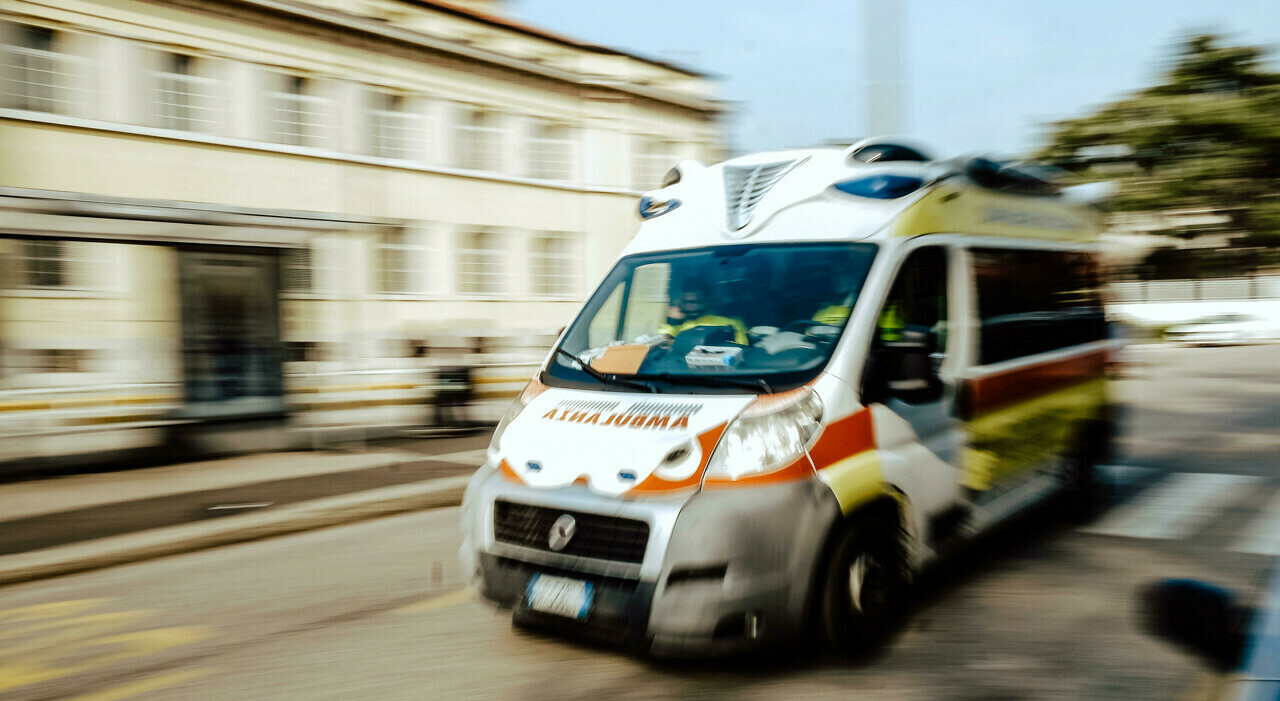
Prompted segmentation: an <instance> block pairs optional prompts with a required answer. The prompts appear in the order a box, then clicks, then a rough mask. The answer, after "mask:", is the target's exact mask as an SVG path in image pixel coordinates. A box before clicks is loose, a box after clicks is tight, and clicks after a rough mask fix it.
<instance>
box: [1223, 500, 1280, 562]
mask: <svg viewBox="0 0 1280 701" xmlns="http://www.w3.org/2000/svg"><path fill="white" fill-rule="evenodd" d="M1231 549H1232V550H1234V551H1235V552H1238V553H1250V554H1252V555H1280V492H1278V493H1276V495H1275V496H1274V497H1272V499H1271V501H1270V502H1268V503H1267V506H1266V508H1265V509H1264V510H1263V512H1262V515H1261V516H1259V517H1258V518H1256V519H1254V520H1253V521H1252V522H1251V523H1250V524H1249V530H1248V531H1246V532H1245V534H1244V535H1243V536H1242V537H1241V538H1240V539H1239V540H1237V541H1236V542H1235V544H1234V545H1232V546H1231Z"/></svg>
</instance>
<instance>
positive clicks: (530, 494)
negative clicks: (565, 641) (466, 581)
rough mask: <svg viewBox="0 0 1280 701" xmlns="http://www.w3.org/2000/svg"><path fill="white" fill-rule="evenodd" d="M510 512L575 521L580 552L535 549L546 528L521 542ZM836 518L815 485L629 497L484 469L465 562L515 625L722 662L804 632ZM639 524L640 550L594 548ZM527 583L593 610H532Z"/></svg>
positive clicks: (472, 490) (468, 504)
mask: <svg viewBox="0 0 1280 701" xmlns="http://www.w3.org/2000/svg"><path fill="white" fill-rule="evenodd" d="M512 504H515V505H517V506H516V507H512V506H511V505H512ZM513 509H515V511H516V512H517V513H518V514H519V515H520V516H522V517H523V520H521V521H519V522H518V523H528V522H536V523H538V524H539V525H544V524H546V523H547V522H548V520H549V519H552V518H554V517H558V516H559V515H563V514H570V515H574V516H576V517H578V519H579V520H580V522H581V524H582V525H581V526H580V527H579V528H580V530H579V531H578V532H577V534H576V535H575V536H574V538H581V539H582V544H583V545H582V549H579V550H577V551H576V552H575V551H574V549H573V548H572V547H566V548H564V550H562V551H560V552H555V551H552V550H551V549H550V547H549V545H548V544H544V543H545V542H546V541H542V538H544V537H547V536H549V532H548V534H547V536H543V535H542V533H541V532H540V531H539V532H537V533H530V534H529V535H528V537H523V536H520V535H519V534H518V532H516V531H513V529H512V523H513V521H512V516H511V512H512V511H513ZM529 514H535V515H536V518H531V517H530V516H529ZM839 518H840V509H839V506H838V504H837V503H836V500H835V498H834V497H833V496H832V494H831V492H830V490H829V489H827V488H826V486H825V485H823V484H822V483H821V482H819V481H817V480H807V481H803V482H796V483H790V484H780V485H768V486H760V487H751V488H739V489H728V490H718V491H706V492H699V493H696V494H693V495H689V494H685V495H683V496H680V497H673V498H645V499H636V500H627V499H617V498H610V497H604V496H601V495H598V494H594V493H592V492H590V491H588V490H587V489H586V488H585V487H580V486H574V487H566V488H561V489H554V490H545V489H531V488H529V487H526V486H524V485H519V484H515V483H513V482H510V481H508V480H507V479H505V478H503V477H501V476H500V475H498V474H497V473H496V471H494V470H492V469H490V468H481V470H480V472H478V473H477V474H476V476H475V477H474V478H473V480H472V484H471V486H470V487H469V488H468V490H467V497H466V499H465V500H464V504H463V509H462V533H463V544H462V548H461V552H460V555H461V560H462V565H463V568H464V570H463V571H464V572H468V573H470V574H471V577H472V580H473V583H474V584H475V586H476V588H477V590H478V591H479V592H480V594H481V595H482V596H483V597H485V598H486V599H488V600H490V601H492V602H494V603H496V604H497V605H499V606H503V607H509V608H511V609H513V614H514V615H515V616H516V618H517V620H519V621H521V622H524V623H531V624H537V625H545V626H548V627H554V628H559V629H563V630H566V631H569V632H576V633H581V634H584V635H587V636H591V637H604V638H608V639H612V640H616V641H618V642H625V643H632V644H639V645H640V646H642V647H645V648H647V649H649V651H650V652H652V653H653V654H656V655H662V656H669V655H680V654H716V653H722V652H729V651H734V650H739V649H744V648H752V647H756V646H758V645H761V644H764V643H768V642H773V641H781V640H786V639H789V638H791V637H794V636H795V635H797V634H798V633H800V631H801V630H802V625H803V622H804V620H805V614H806V611H807V606H808V603H809V601H808V594H809V592H810V590H811V586H810V583H811V582H812V580H813V574H814V569H815V566H816V564H817V562H818V558H819V556H820V554H821V552H822V550H823V546H824V543H825V539H826V536H827V534H828V533H830V531H831V527H832V525H833V524H835V523H836V521H837V520H838V519H839ZM636 522H640V523H643V524H644V525H647V527H648V528H647V530H648V534H647V537H646V538H645V539H644V541H643V544H642V546H640V547H636V548H634V549H627V548H622V549H614V550H609V548H608V547H606V546H605V545H602V544H601V542H602V540H608V538H607V537H601V536H600V533H610V534H612V533H614V532H615V531H616V532H625V533H629V534H630V533H633V532H634V531H633V530H628V529H634V528H636V527H637V526H636ZM587 529H592V530H596V531H598V532H597V533H592V532H591V530H587ZM513 533H517V535H516V536H513V535H512V534H513ZM535 538H536V540H535ZM593 538H595V540H592V539H593ZM624 540H626V539H625V538H624ZM516 541H518V542H516ZM614 544H615V545H616V543H614ZM596 555H604V557H597V556H596ZM535 576H539V577H540V576H551V577H561V578H564V579H568V580H572V581H582V582H589V583H590V585H591V587H590V588H591V590H592V600H591V604H590V608H589V610H588V611H586V612H585V613H584V614H583V615H581V616H580V617H567V616H563V615H555V614H549V613H545V612H539V611H535V610H533V608H532V607H531V605H530V601H529V595H530V589H531V587H530V582H531V580H533V579H534V578H535Z"/></svg>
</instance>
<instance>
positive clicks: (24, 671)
mask: <svg viewBox="0 0 1280 701" xmlns="http://www.w3.org/2000/svg"><path fill="white" fill-rule="evenodd" d="M106 601H107V600H106V599H78V600H74V601H54V602H50V603H45V604H36V605H33V606H24V607H21V608H13V609H7V610H3V611H0V695H3V694H4V693H5V692H7V691H10V690H12V689H18V688H22V687H27V686H31V685H34V684H40V683H42V682H47V681H51V680H54V679H61V678H65V677H72V676H76V675H78V674H84V673H87V672H92V671H95V670H100V669H104V668H107V667H110V666H112V665H115V664H117V663H119V662H123V661H125V660H134V659H138V658H142V657H148V656H151V655H155V654H158V653H161V652H164V651H165V650H169V649H171V648H174V647H178V646H182V645H190V644H192V643H195V642H198V641H201V640H204V639H206V638H209V637H211V636H212V635H213V631H212V630H210V629H207V628H203V627H196V626H181V627H171V628H152V629H147V630H129V628H130V627H132V626H134V625H136V624H137V623H138V622H139V621H142V620H144V619H147V618H149V617H151V616H154V615H155V612H154V611H145V610H135V611H108V612H106V613H89V612H90V611H92V610H93V609H95V608H97V607H99V606H101V605H102V604H103V603H105V602H106ZM139 693H140V692H139ZM107 698H113V697H107Z"/></svg>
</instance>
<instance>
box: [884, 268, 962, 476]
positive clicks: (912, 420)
mask: <svg viewBox="0 0 1280 701" xmlns="http://www.w3.org/2000/svg"><path fill="white" fill-rule="evenodd" d="M952 258H953V256H952V251H951V250H950V247H948V246H945V245H924V246H919V247H917V248H914V249H913V250H910V251H909V252H908V253H907V254H906V256H905V258H904V260H903V262H902V264H901V265H900V266H899V268H898V271H897V274H896V276H895V278H894V282H893V284H892V286H891V287H890V289H889V295H888V297H887V298H886V299H885V301H884V304H883V305H882V306H881V309H880V314H879V317H878V320H877V324H876V330H875V332H874V336H873V338H872V342H871V354H870V357H871V362H870V364H869V365H868V367H867V372H866V375H865V376H864V379H863V383H864V388H865V390H866V392H865V395H866V396H864V400H865V401H869V402H870V403H871V406H872V412H873V417H874V421H875V425H876V441H877V444H878V446H879V447H880V449H881V450H882V451H888V452H891V453H896V454H898V455H899V456H901V457H902V458H903V461H904V462H905V463H906V464H908V465H910V466H911V470H912V472H913V473H914V474H915V475H916V481H917V482H918V483H919V484H920V486H921V487H923V488H925V489H926V490H927V491H929V492H933V493H945V494H950V493H952V492H953V490H954V489H955V484H956V469H955V468H957V467H958V466H959V464H960V452H961V449H962V448H963V445H964V438H965V436H964V432H963V424H962V423H961V422H960V421H959V420H958V419H957V418H956V417H955V415H954V412H953V411H952V407H953V404H954V398H955V377H956V375H957V373H956V371H955V368H956V367H959V365H958V363H959V361H961V360H962V358H960V357H958V356H959V353H958V350H959V349H961V348H962V347H963V345H964V341H963V338H962V333H958V332H963V329H962V328H961V327H959V326H958V325H957V324H955V323H954V320H955V319H956V318H957V313H958V312H960V311H961V309H960V307H959V305H958V304H957V303H958V302H960V301H962V299H963V297H964V295H963V288H962V287H959V286H957V285H956V282H957V280H956V276H955V275H953V274H952V270H951V269H952V268H953V267H955V266H954V261H953V260H952ZM921 344H923V345H924V346H925V349H924V352H923V353H922V352H921V349H920V346H921ZM922 363H924V364H925V365H924V367H923V371H922V367H921V364H922ZM921 378H924V379H921Z"/></svg>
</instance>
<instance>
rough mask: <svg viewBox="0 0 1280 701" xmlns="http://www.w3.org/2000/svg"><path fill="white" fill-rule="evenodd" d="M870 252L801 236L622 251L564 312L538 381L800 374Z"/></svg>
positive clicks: (663, 386)
mask: <svg viewBox="0 0 1280 701" xmlns="http://www.w3.org/2000/svg"><path fill="white" fill-rule="evenodd" d="M875 253H876V247H875V246H874V245H871V244H849V243H838V244H831V243H809V244H761V245H744V246H716V247H710V248H702V249H692V250H686V251H661V252H655V253H645V254H639V255H634V256H629V257H627V258H624V259H623V260H621V261H619V262H618V265H617V266H616V267H615V268H614V269H613V271H611V272H610V273H609V275H608V277H606V278H605V280H604V282H603V283H602V284H601V285H600V288H599V289H597V290H596V292H595V294H593V295H592V297H591V299H590V300H588V302H587V304H586V306H585V307H584V308H583V310H582V312H581V314H579V316H578V318H577V319H576V320H575V321H574V322H573V325H572V326H571V327H570V328H569V331H568V333H567V334H566V335H565V339H564V343H563V345H562V346H561V350H562V351H564V352H560V353H556V354H555V359H554V360H553V361H552V363H551V366H550V368H549V371H548V373H547V374H548V375H549V376H550V377H548V378H546V380H547V381H549V382H553V383H555V380H562V381H563V384H565V385H566V386H581V387H586V386H601V385H602V384H603V385H610V384H613V385H615V386H606V387H605V388H606V389H626V390H627V391H635V386H636V382H635V381H640V382H646V383H647V386H649V387H650V388H651V389H653V390H654V391H660V392H680V393H696V392H715V391H725V390H730V389H732V388H736V390H735V391H738V392H741V391H742V389H741V388H742V387H743V386H749V387H755V386H759V387H761V388H762V389H763V390H764V391H774V392H776V391H782V390H784V389H787V388H790V387H795V386H798V385H801V384H804V383H805V382H808V381H809V380H810V379H812V378H813V377H814V376H816V375H817V373H818V372H819V371H821V370H822V368H823V367H824V366H825V365H826V363H827V360H828V359H829V358H830V357H831V353H832V351H833V350H834V348H835V344H836V341H837V340H839V338H840V334H841V332H842V331H843V330H844V326H845V322H847V321H848V318H849V313H850V311H851V310H852V309H853V306H854V303H855V302H856V301H857V298H858V293H859V292H860V291H861V289H862V284H863V282H864V281H865V280H866V277H867V272H868V270H870V268H871V261H872V260H873V259H874V257H875ZM572 358H577V359H578V360H577V362H574V360H573V359H572ZM584 364H585V365H587V366H588V367H589V368H590V370H584V369H583V368H582V366H583V365H584ZM611 378H616V379H617V380H622V379H624V378H625V379H626V380H630V381H629V382H625V383H621V384H619V383H617V382H614V383H610V382H609V381H608V380H609V379H611ZM555 384H561V383H555Z"/></svg>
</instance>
